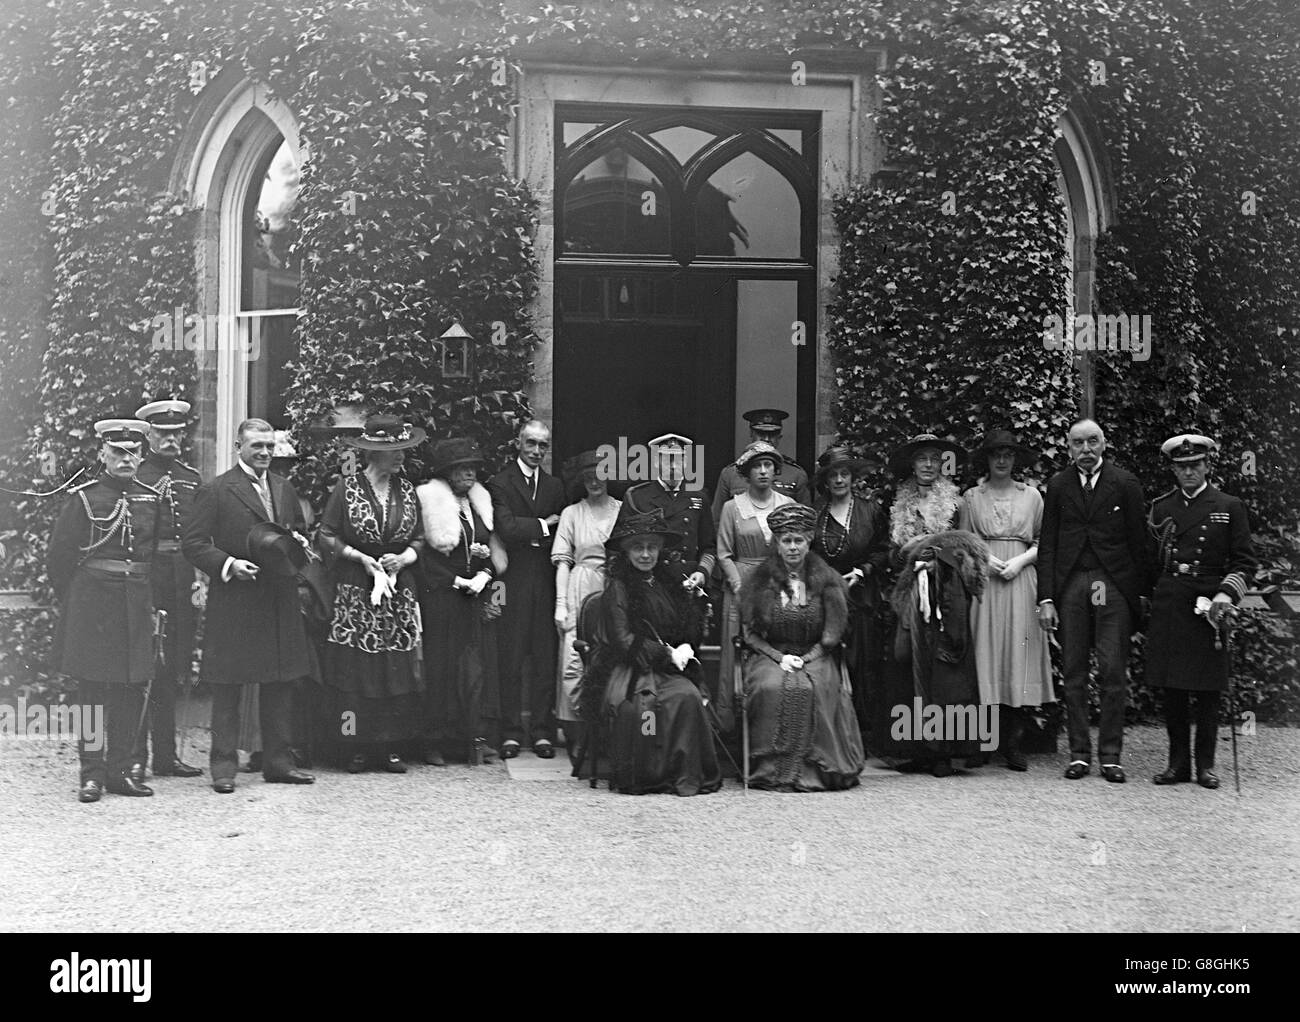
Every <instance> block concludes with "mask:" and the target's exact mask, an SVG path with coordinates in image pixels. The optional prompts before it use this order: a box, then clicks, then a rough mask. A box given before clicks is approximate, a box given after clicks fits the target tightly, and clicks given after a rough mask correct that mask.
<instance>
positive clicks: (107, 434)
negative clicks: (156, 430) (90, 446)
mask: <svg viewBox="0 0 1300 1022" xmlns="http://www.w3.org/2000/svg"><path fill="white" fill-rule="evenodd" d="M148 435H149V424H148V423H147V422H141V421H140V420H139V419H100V420H99V421H98V422H96V423H95V436H96V437H98V438H99V439H100V440H102V441H103V442H104V443H106V444H107V445H108V446H109V447H113V448H115V449H117V450H119V451H122V452H124V453H126V454H139V453H140V448H141V446H142V445H143V444H144V441H145V438H146V437H147V436H148Z"/></svg>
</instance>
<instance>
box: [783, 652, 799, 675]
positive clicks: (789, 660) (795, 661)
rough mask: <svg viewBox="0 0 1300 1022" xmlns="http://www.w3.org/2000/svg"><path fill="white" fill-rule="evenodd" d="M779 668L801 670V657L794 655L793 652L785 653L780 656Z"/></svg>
mask: <svg viewBox="0 0 1300 1022" xmlns="http://www.w3.org/2000/svg"><path fill="white" fill-rule="evenodd" d="M781 670H783V671H801V670H803V657H801V656H795V655H794V654H793V653H787V654H785V656H783V657H781Z"/></svg>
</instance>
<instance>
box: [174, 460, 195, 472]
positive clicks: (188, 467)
mask: <svg viewBox="0 0 1300 1022" xmlns="http://www.w3.org/2000/svg"><path fill="white" fill-rule="evenodd" d="M176 467H177V468H183V469H185V471H186V472H193V473H194V474H195V475H198V474H199V470H198V469H197V468H195V467H194V466H193V465H187V464H185V462H183V461H178V462H176Z"/></svg>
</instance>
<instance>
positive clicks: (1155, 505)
mask: <svg viewBox="0 0 1300 1022" xmlns="http://www.w3.org/2000/svg"><path fill="white" fill-rule="evenodd" d="M1217 449H1218V445H1217V444H1216V443H1215V442H1214V441H1213V440H1211V439H1210V438H1209V437H1205V436H1200V435H1199V434H1195V433H1183V434H1180V435H1178V436H1175V437H1170V438H1169V439H1168V440H1166V441H1165V442H1164V443H1163V444H1161V446H1160V452H1161V453H1162V454H1163V455H1164V456H1165V457H1166V458H1167V459H1169V464H1170V467H1171V469H1172V470H1173V474H1174V479H1175V481H1176V482H1177V484H1178V485H1177V486H1175V487H1174V488H1173V489H1172V490H1170V491H1169V492H1168V493H1165V494H1163V495H1161V496H1159V497H1157V498H1156V499H1155V500H1154V501H1153V502H1152V504H1151V514H1150V518H1149V521H1150V526H1151V543H1152V547H1153V552H1152V560H1153V563H1154V566H1155V568H1156V571H1157V572H1158V575H1157V578H1156V584H1155V594H1154V596H1153V597H1152V600H1151V626H1150V627H1149V628H1148V629H1147V682H1148V683H1149V684H1151V685H1153V686H1156V687H1159V688H1163V689H1164V703H1165V727H1166V728H1167V730H1168V732H1169V765H1168V766H1167V767H1166V768H1165V770H1164V771H1163V772H1162V773H1159V774H1156V776H1155V777H1154V778H1153V780H1154V781H1155V783H1156V784H1179V783H1182V782H1185V781H1190V780H1191V779H1192V742H1191V706H1190V703H1191V701H1192V700H1193V699H1194V700H1195V717H1196V783H1197V784H1199V785H1200V786H1201V787H1202V788H1211V789H1213V788H1217V787H1218V786H1219V778H1218V777H1217V776H1215V773H1214V748H1215V740H1216V738H1217V737H1218V732H1219V696H1220V693H1222V692H1225V691H1227V688H1228V671H1229V668H1230V664H1229V661H1228V649H1227V644H1226V643H1224V642H1223V641H1222V639H1220V642H1219V647H1220V648H1218V649H1216V648H1215V633H1216V630H1217V629H1218V628H1219V627H1220V623H1221V622H1222V620H1223V618H1224V616H1225V615H1226V614H1228V613H1230V612H1231V608H1232V607H1233V606H1235V605H1236V604H1238V603H1240V602H1241V598H1242V597H1243V596H1244V595H1245V593H1246V588H1247V586H1248V585H1249V579H1250V576H1251V575H1252V574H1253V572H1254V570H1255V565H1256V560H1255V551H1254V547H1253V545H1252V544H1251V540H1250V520H1249V518H1248V517H1247V514H1246V506H1245V505H1244V504H1243V503H1242V502H1241V501H1240V500H1239V499H1238V498H1237V497H1230V496H1228V495H1227V494H1226V493H1223V492H1222V491H1221V490H1218V489H1216V488H1215V487H1214V486H1212V485H1210V483H1209V482H1207V481H1206V477H1207V475H1208V474H1209V471H1210V457H1211V456H1212V455H1213V453H1214V452H1215V451H1216V450H1217Z"/></svg>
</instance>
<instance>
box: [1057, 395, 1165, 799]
mask: <svg viewBox="0 0 1300 1022" xmlns="http://www.w3.org/2000/svg"><path fill="white" fill-rule="evenodd" d="M1066 443H1067V447H1068V450H1069V454H1070V462H1071V463H1070V466H1069V467H1068V468H1065V469H1062V470H1061V471H1060V472H1058V473H1056V475H1054V476H1052V478H1051V479H1050V480H1049V481H1048V483H1047V496H1046V497H1045V498H1044V501H1043V527H1042V535H1041V538H1040V539H1039V542H1038V564H1037V568H1038V623H1039V626H1040V627H1042V628H1043V629H1045V630H1046V631H1049V632H1052V631H1056V629H1057V625H1058V623H1059V625H1060V631H1061V667H1062V672H1063V673H1064V675H1065V704H1066V712H1067V716H1068V723H1069V736H1070V763H1069V765H1068V766H1067V767H1066V768H1065V776H1066V777H1067V778H1068V779H1069V780H1078V779H1079V778H1080V777H1083V776H1084V775H1085V774H1086V773H1088V771H1089V769H1090V764H1091V758H1092V738H1091V733H1090V731H1089V727H1088V654H1089V652H1090V651H1091V650H1093V649H1095V650H1096V651H1097V669H1098V678H1097V680H1098V685H1099V687H1100V689H1101V726H1100V727H1099V728H1098V734H1097V745H1098V754H1099V759H1100V762H1101V774H1102V776H1103V777H1104V778H1106V780H1108V781H1111V782H1112V783H1115V784H1122V783H1124V780H1125V778H1124V768H1123V766H1122V765H1121V764H1120V757H1121V755H1122V754H1123V748H1124V709H1125V706H1126V705H1127V703H1128V656H1129V648H1130V642H1131V638H1132V634H1133V632H1135V631H1136V630H1137V628H1138V625H1139V623H1140V621H1141V609H1142V600H1143V599H1144V598H1145V597H1146V595H1147V593H1148V592H1149V589H1150V587H1149V582H1150V575H1149V571H1148V568H1147V563H1148V561H1147V553H1148V551H1147V542H1146V536H1147V528H1146V516H1145V513H1144V512H1145V504H1146V501H1145V500H1144V498H1143V496H1142V487H1141V485H1140V484H1139V483H1138V481H1137V477H1135V476H1134V475H1133V474H1132V473H1131V472H1127V471H1125V470H1124V469H1122V468H1120V467H1119V466H1118V465H1116V464H1114V462H1113V461H1111V460H1110V459H1108V458H1106V457H1105V456H1104V455H1105V453H1106V437H1105V434H1104V433H1102V430H1101V427H1100V426H1099V425H1097V423H1095V422H1093V421H1092V420H1091V419H1080V420H1079V421H1078V422H1076V423H1074V425H1072V426H1071V427H1070V431H1069V433H1068V434H1067V435H1066Z"/></svg>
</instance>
